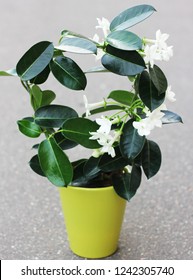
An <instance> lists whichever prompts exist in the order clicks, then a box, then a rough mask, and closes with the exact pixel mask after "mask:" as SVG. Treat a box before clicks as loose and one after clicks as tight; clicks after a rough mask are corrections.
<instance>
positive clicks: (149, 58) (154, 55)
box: [144, 45, 161, 67]
mask: <svg viewBox="0 0 193 280" xmlns="http://www.w3.org/2000/svg"><path fill="white" fill-rule="evenodd" d="M144 54H145V57H144V60H145V62H146V63H150V66H151V67H153V66H154V60H161V55H160V53H158V52H157V46H156V45H152V46H149V45H146V46H145V48H144Z"/></svg>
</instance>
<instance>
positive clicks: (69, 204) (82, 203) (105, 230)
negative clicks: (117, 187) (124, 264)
mask: <svg viewBox="0 0 193 280" xmlns="http://www.w3.org/2000/svg"><path fill="white" fill-rule="evenodd" d="M59 191H60V197H61V203H62V209H63V214H64V220H65V224H66V230H67V234H68V239H69V244H70V248H71V250H72V251H73V252H74V253H75V254H77V255H79V256H81V257H85V258H104V257H107V256H109V255H111V254H113V253H114V252H115V251H116V250H117V246H118V240H119V235H120V230H121V225H122V221H123V216H124V212H125V206H126V200H124V199H122V198H121V197H119V196H118V195H117V194H116V193H115V191H114V189H113V187H112V186H110V187H104V188H82V187H71V186H69V187H67V188H65V187H61V188H59Z"/></svg>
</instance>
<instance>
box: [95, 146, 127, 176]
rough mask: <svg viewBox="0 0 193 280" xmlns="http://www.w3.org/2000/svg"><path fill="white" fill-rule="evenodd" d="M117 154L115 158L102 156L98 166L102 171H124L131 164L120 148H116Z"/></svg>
mask: <svg viewBox="0 0 193 280" xmlns="http://www.w3.org/2000/svg"><path fill="white" fill-rule="evenodd" d="M115 153H116V156H115V157H111V156H110V155H108V154H104V155H102V157H101V159H100V162H99V165H98V166H99V168H100V169H101V170H102V171H104V172H112V171H115V170H119V169H122V168H124V167H125V166H126V165H128V164H129V163H130V161H129V160H128V159H127V158H124V157H123V156H122V154H121V153H120V150H119V147H116V148H115Z"/></svg>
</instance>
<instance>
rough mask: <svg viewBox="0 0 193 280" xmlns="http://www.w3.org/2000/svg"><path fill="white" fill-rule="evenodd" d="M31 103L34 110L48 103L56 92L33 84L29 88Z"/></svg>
mask: <svg viewBox="0 0 193 280" xmlns="http://www.w3.org/2000/svg"><path fill="white" fill-rule="evenodd" d="M30 93H31V104H32V107H33V108H34V110H37V109H38V108H40V107H42V106H46V105H49V104H50V103H51V102H52V101H53V100H54V99H55V97H56V94H55V93H54V92H53V91H51V90H44V91H42V90H41V89H40V88H39V87H38V86H37V85H33V86H32V87H31V90H30Z"/></svg>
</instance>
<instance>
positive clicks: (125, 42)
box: [106, 30, 142, 51]
mask: <svg viewBox="0 0 193 280" xmlns="http://www.w3.org/2000/svg"><path fill="white" fill-rule="evenodd" d="M106 41H107V43H109V44H110V45H111V46H112V47H115V48H117V49H121V50H127V51H134V50H140V49H141V48H142V40H141V39H140V38H139V37H138V36H137V35H136V34H134V33H132V32H129V31H126V30H121V31H114V32H112V33H110V34H109V35H108V36H107V38H106Z"/></svg>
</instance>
